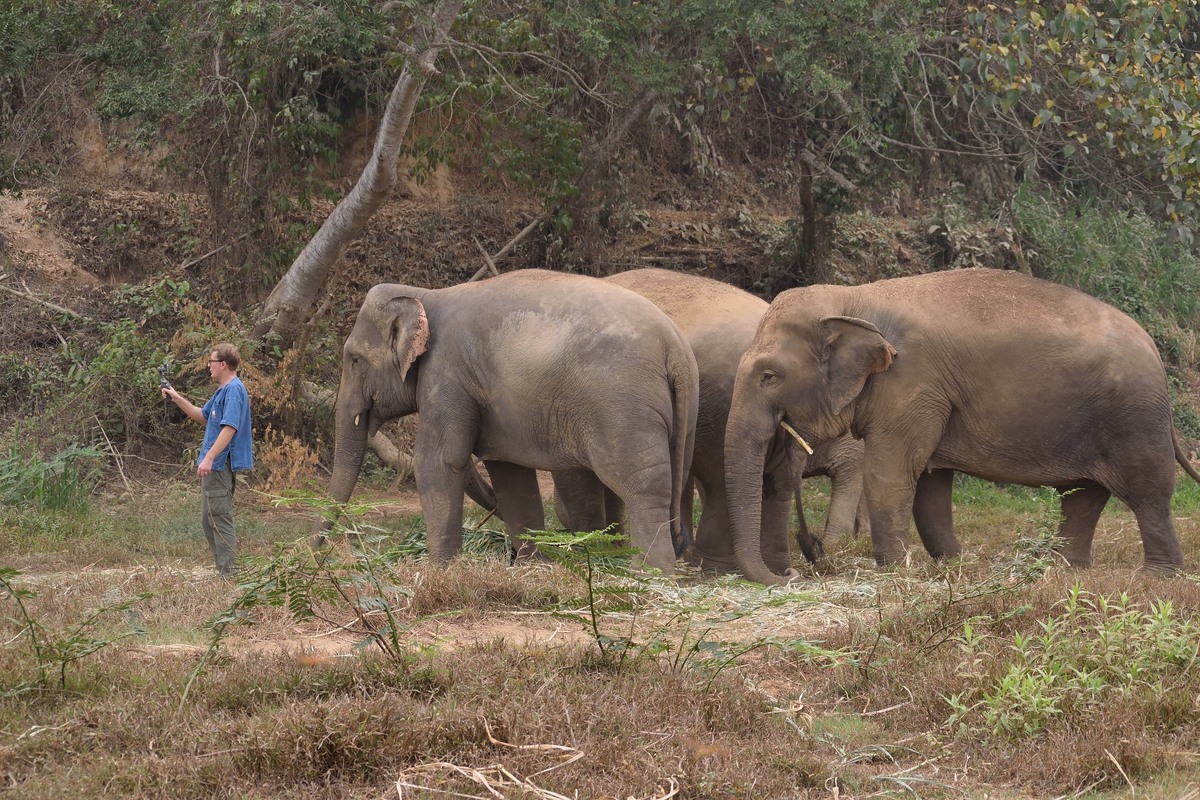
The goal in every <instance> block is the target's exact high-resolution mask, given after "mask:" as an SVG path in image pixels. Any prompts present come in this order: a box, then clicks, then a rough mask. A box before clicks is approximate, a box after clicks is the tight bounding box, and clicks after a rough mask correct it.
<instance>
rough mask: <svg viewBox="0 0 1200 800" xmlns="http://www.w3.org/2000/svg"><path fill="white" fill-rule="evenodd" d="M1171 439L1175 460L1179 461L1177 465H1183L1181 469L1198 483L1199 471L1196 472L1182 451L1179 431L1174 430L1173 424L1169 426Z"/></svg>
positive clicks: (1199, 479)
mask: <svg viewBox="0 0 1200 800" xmlns="http://www.w3.org/2000/svg"><path fill="white" fill-rule="evenodd" d="M1171 441H1172V442H1174V444H1175V460H1176V461H1178V462H1179V466H1181V467H1183V471H1184V472H1186V473H1187V474H1188V475H1191V476H1192V480H1194V481H1195V482H1196V483H1200V473H1197V472H1196V468H1195V467H1193V466H1192V464H1191V462H1189V461H1188V460H1187V456H1186V455H1184V452H1183V442H1182V441H1181V440H1180V439H1179V431H1177V430H1175V426H1174V425H1172V426H1171Z"/></svg>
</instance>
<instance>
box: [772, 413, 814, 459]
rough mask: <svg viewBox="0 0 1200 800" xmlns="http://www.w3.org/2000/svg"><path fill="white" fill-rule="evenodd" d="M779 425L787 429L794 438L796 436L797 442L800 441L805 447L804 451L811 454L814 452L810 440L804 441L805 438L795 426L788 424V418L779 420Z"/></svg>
mask: <svg viewBox="0 0 1200 800" xmlns="http://www.w3.org/2000/svg"><path fill="white" fill-rule="evenodd" d="M779 426H780V427H781V428H783V429H784V430H785V431H787V432H788V433H790V434H791V435H792V438H794V439H795V440H796V441H797V442H799V443H800V446H801V447H803V448H804V451H805V452H806V453H808V454H809V455H810V456H811V455H812V454H813V449H812V448H811V447H809V445H808V442H806V441H804V438H803V437H802V436H801V435H800V434H798V433H796V429H795V428H793V427H792V426H791V425H788V424H787V420H784V419H781V420H779Z"/></svg>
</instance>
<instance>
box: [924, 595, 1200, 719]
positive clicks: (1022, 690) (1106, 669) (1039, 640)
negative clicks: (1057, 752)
mask: <svg viewBox="0 0 1200 800" xmlns="http://www.w3.org/2000/svg"><path fill="white" fill-rule="evenodd" d="M1198 634H1200V630H1198V629H1197V626H1196V623H1195V621H1194V620H1192V619H1190V618H1180V617H1179V616H1178V615H1177V614H1176V613H1175V609H1174V607H1173V605H1172V603H1171V602H1170V601H1166V600H1160V601H1153V602H1151V603H1150V604H1149V605H1148V606H1146V607H1139V605H1138V604H1137V603H1135V602H1134V601H1133V600H1131V599H1130V597H1129V596H1128V595H1127V594H1124V593H1122V594H1121V595H1120V596H1118V597H1116V598H1110V597H1106V596H1104V595H1099V594H1093V593H1091V592H1088V591H1086V590H1084V589H1082V588H1081V587H1080V586H1079V585H1078V584H1076V585H1075V586H1073V587H1072V588H1071V590H1070V592H1069V593H1068V595H1067V597H1066V598H1065V599H1064V600H1063V601H1061V602H1060V603H1059V605H1058V610H1057V611H1056V612H1055V613H1052V614H1050V615H1049V616H1047V617H1046V618H1045V619H1044V620H1042V621H1041V622H1040V623H1039V632H1038V633H1037V634H1034V635H1023V634H1021V633H1016V634H1014V636H1013V637H1012V641H1011V644H1010V645H1009V649H1010V650H1011V652H1012V654H1013V659H1012V661H1011V662H1010V663H1009V664H1008V666H1007V667H1006V668H1005V669H1004V671H1003V672H1002V673H1001V674H999V675H998V677H996V678H994V679H993V680H992V681H991V682H990V683H988V684H986V685H984V686H980V687H972V688H969V689H967V690H966V691H965V692H962V693H960V694H958V695H954V696H951V697H948V698H946V700H947V702H948V703H949V705H950V706H951V709H952V711H953V713H952V715H951V718H950V722H951V723H954V724H958V723H965V724H972V725H977V726H981V727H982V728H983V729H984V730H985V731H986V732H987V733H989V734H990V735H992V736H996V737H1001V738H1008V739H1017V740H1019V739H1028V738H1033V737H1036V736H1038V735H1039V734H1041V733H1042V732H1043V731H1044V730H1045V729H1046V728H1047V727H1048V726H1049V725H1051V724H1052V723H1053V722H1054V721H1055V720H1056V719H1058V718H1060V717H1064V718H1066V717H1075V718H1078V717H1086V716H1087V715H1089V714H1092V713H1097V712H1099V711H1100V710H1101V709H1103V708H1105V707H1106V705H1107V704H1110V703H1113V702H1118V701H1121V700H1123V699H1134V700H1139V701H1142V702H1144V703H1147V704H1149V705H1154V704H1156V703H1158V702H1159V701H1162V700H1163V699H1164V698H1166V697H1168V696H1169V695H1170V694H1171V693H1172V692H1173V691H1175V690H1176V689H1177V688H1179V687H1181V686H1184V687H1186V683H1185V682H1184V678H1185V676H1186V673H1187V672H1188V671H1189V670H1190V669H1191V668H1192V666H1193V665H1194V664H1195V662H1196V659H1197V657H1200V638H1198V636H1197V635H1198ZM982 641H983V639H982V638H981V637H979V636H977V635H976V631H975V630H974V627H973V626H972V625H971V624H970V623H968V624H967V625H965V626H964V628H963V634H962V636H961V637H960V639H959V645H960V647H961V649H962V651H963V653H964V656H965V657H966V658H967V659H968V660H969V661H973V660H975V659H976V658H977V656H978V654H979V653H980V651H981V648H982V647H983V644H982ZM1146 722H1147V724H1153V720H1146ZM1163 724H1167V725H1170V724H1174V723H1171V722H1170V721H1164V722H1163Z"/></svg>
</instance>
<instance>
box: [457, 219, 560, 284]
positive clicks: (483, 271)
mask: <svg viewBox="0 0 1200 800" xmlns="http://www.w3.org/2000/svg"><path fill="white" fill-rule="evenodd" d="M545 219H546V218H545V217H544V216H542V217H537V218H535V219H534V220H533V222H531V223H529V224H528V225H526V226H525V227H524V228H523V229H522V230H521V232H520V233H518V234H517V235H516V236H514V237H513V238H512V239H510V240H509V242H508V244H506V245H504V247H502V248H500V252H499V253H496V255H494V256H491V257H490V258H488V255H487V253H486V252H485V253H484V254H483V257H484V258H486V259H488V263H487V264H485V265H483V266H482V267H480V268H479V271H478V272H476V273H475V274H474V275H472V276H471V280H469V281H467V283H471V282H472V281H477V280H479V279H481V278H482V277H483V276H484V275H487V274H488V270H489V269H490V270H491V272H492V274H499V273H497V272H496V263H495V262H497V261H499V260H500V259H502V258H504V257H505V256H506V255H508V253H509V251H510V250H512V249H513V248H514V247H516V246H517V245H518V244H520V242H521V240H522V239H524V238H525V237H526V236H528V235H529V234H530V233H532V232H533V230H534V229H535V228H536V227H537V226H538V225H540V224H541V223H542V221H543V220H545ZM475 244H476V245H478V244H479V242H476V243H475ZM479 249H480V250H482V249H483V248H482V247H480V248H479Z"/></svg>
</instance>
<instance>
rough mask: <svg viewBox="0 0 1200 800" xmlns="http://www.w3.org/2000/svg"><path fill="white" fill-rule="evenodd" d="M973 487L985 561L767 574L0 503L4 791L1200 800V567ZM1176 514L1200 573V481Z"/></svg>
mask: <svg viewBox="0 0 1200 800" xmlns="http://www.w3.org/2000/svg"><path fill="white" fill-rule="evenodd" d="M1184 480H1186V479H1184ZM807 491H808V499H809V501H810V506H811V518H812V519H813V520H815V521H816V522H817V523H818V524H819V523H820V522H821V519H822V515H823V513H824V507H825V506H824V504H825V503H826V497H825V493H826V492H827V491H828V488H827V484H824V485H823V484H822V482H820V481H815V482H812V484H811V485H810V487H809V488H808V490H807ZM955 502H956V514H957V521H958V525H959V528H960V531H961V538H962V539H963V541H964V544H965V545H966V553H965V555H964V557H963V558H962V559H961V560H959V561H955V562H954V563H947V564H934V563H933V562H931V561H930V560H929V559H928V557H927V556H925V555H924V553H923V552H919V551H914V552H913V557H912V559H911V563H910V564H909V565H906V566H904V567H902V568H899V569H895V570H890V571H881V570H877V569H876V568H875V567H874V562H873V561H872V560H871V559H870V557H869V543H868V542H867V541H865V540H863V539H846V540H842V541H835V542H830V543H828V551H829V557H828V559H827V562H826V563H824V564H822V565H820V567H819V568H818V569H815V570H814V569H809V568H807V567H802V568H801V569H802V571H804V573H805V574H804V577H803V579H802V580H800V581H797V582H796V583H795V584H794V585H792V586H790V587H787V588H782V589H778V588H777V589H772V590H766V589H764V588H762V587H759V586H756V585H751V584H747V583H745V582H742V581H739V580H736V579H732V578H728V577H716V576H713V575H705V574H699V573H697V572H695V571H689V570H688V569H686V568H683V569H681V571H680V574H679V575H677V576H676V577H675V578H673V579H663V578H655V577H652V576H630V575H626V574H624V573H623V571H622V570H621V569H620V568H619V567H618V568H613V569H608V568H603V569H601V568H597V569H595V571H593V572H591V573H589V572H588V571H587V570H586V568H585V567H586V562H582V561H581V560H580V557H578V556H577V557H576V559H575V560H574V561H573V562H572V563H573V568H566V567H564V566H562V565H560V564H557V563H545V564H536V565H528V566H519V567H510V566H508V565H507V563H506V562H505V560H504V559H503V558H502V556H501V555H500V550H499V549H498V548H497V547H496V546H495V544H494V543H495V541H496V540H497V538H498V537H497V536H496V535H494V534H493V535H491V536H490V537H489V536H488V535H487V534H486V531H488V530H498V529H499V525H498V524H497V523H496V522H495V521H494V520H483V519H482V517H481V516H474V517H472V518H471V519H470V520H469V524H468V527H470V528H474V527H476V526H479V527H480V531H477V532H474V533H472V534H471V537H472V539H471V541H479V542H482V544H479V545H477V546H473V547H472V548H471V550H472V552H470V553H469V554H468V555H466V556H465V557H464V558H463V559H462V560H461V561H460V562H458V563H455V564H453V565H452V566H450V567H448V568H440V567H431V566H430V565H428V564H426V563H425V562H424V560H423V559H421V558H419V557H413V556H411V555H409V554H408V551H407V550H405V548H406V547H409V546H415V547H417V548H418V549H419V540H420V518H419V515H417V514H414V513H413V504H412V502H411V498H407V499H405V500H402V501H398V502H392V503H389V504H386V505H381V506H370V507H367V506H364V509H363V511H362V513H361V515H359V516H358V517H357V519H356V522H355V525H356V527H357V528H358V530H359V534H358V535H355V536H349V537H345V536H344V537H341V538H340V539H338V540H337V541H336V543H335V544H334V546H333V547H332V549H331V550H329V551H327V552H325V553H318V554H313V553H312V551H311V550H309V549H308V548H307V546H306V545H305V544H304V539H305V537H306V535H307V533H308V528H309V525H310V522H309V520H310V511H309V510H308V509H307V508H305V506H304V504H303V503H300V504H298V505H297V504H290V505H285V506H279V505H273V504H272V503H271V502H269V498H266V497H265V496H263V495H260V494H256V493H254V492H244V493H242V494H241V495H239V499H238V514H239V525H240V533H241V535H242V542H241V552H242V554H243V556H244V557H243V559H242V570H241V573H240V575H239V580H238V581H237V583H236V584H229V583H225V582H222V581H220V580H218V579H217V578H216V576H215V573H214V571H213V570H212V568H211V567H210V566H209V561H208V554H207V547H206V545H205V544H204V541H203V538H202V536H201V535H200V533H199V529H198V524H197V523H196V521H195V515H196V508H195V506H196V501H195V498H194V496H193V492H192V488H191V487H190V485H184V484H167V485H165V486H162V487H157V488H155V489H154V491H152V492H144V493H139V494H136V495H131V494H128V493H127V494H125V495H123V496H119V497H118V496H113V497H109V496H104V495H96V496H94V497H92V498H91V501H90V503H89V504H88V508H86V509H82V510H77V511H73V512H49V511H38V510H36V509H35V508H31V507H26V506H21V505H11V506H0V565H3V571H2V572H0V577H2V578H3V581H4V583H3V587H2V588H0V601H2V607H3V609H4V613H3V623H2V624H3V630H2V636H3V638H2V644H0V785H2V788H0V792H7V793H9V794H11V796H13V797H21V798H67V797H69V798H80V797H101V796H112V797H123V798H151V797H170V798H214V797H231V798H234V797H236V798H283V797H295V796H298V795H302V796H306V797H328V798H383V797H390V798H404V800H408V799H409V798H442V797H470V798H500V797H503V798H564V797H565V798H596V799H597V800H599V799H600V798H613V799H614V800H627V798H636V799H637V800H649V799H650V798H656V799H662V800H665V799H666V798H671V797H675V798H692V799H696V798H793V797H795V798H810V797H811V798H851V797H853V798H867V797H910V798H958V797H967V798H983V797H988V798H1048V797H1062V798H1067V797H1081V798H1101V797H1111V798H1116V797H1129V796H1135V797H1139V798H1197V797H1200V744H1197V743H1198V742H1200V665H1198V662H1200V659H1198V658H1197V655H1198V648H1200V635H1198V634H1200V623H1198V615H1200V583H1198V582H1197V577H1196V575H1195V574H1194V573H1192V574H1187V575H1183V576H1176V577H1161V576H1154V575H1147V574H1144V573H1142V572H1141V571H1139V570H1138V569H1137V567H1138V565H1139V564H1140V562H1141V546H1140V542H1139V540H1138V537H1137V530H1136V526H1135V525H1134V524H1133V521H1132V516H1131V515H1130V514H1129V513H1128V511H1127V510H1126V509H1124V507H1122V506H1119V505H1118V504H1116V503H1115V502H1114V503H1113V504H1112V505H1111V506H1110V508H1109V509H1108V510H1107V511H1106V512H1105V515H1104V517H1103V519H1102V525H1101V529H1100V530H1099V531H1098V533H1097V541H1096V552H1095V555H1096V562H1097V565H1096V566H1095V567H1093V568H1092V569H1089V570H1083V571H1077V570H1070V569H1067V568H1065V567H1064V566H1062V565H1061V564H1060V563H1057V562H1056V561H1055V559H1054V557H1053V556H1052V555H1051V554H1050V553H1049V552H1048V550H1047V543H1048V540H1047V535H1048V532H1049V531H1052V530H1053V525H1054V522H1055V520H1056V517H1057V507H1056V503H1055V501H1054V498H1053V496H1052V495H1051V494H1049V493H1047V492H1035V491H1032V490H1025V489H1014V488H1001V487H993V486H991V485H988V484H983V483H981V482H977V481H973V480H962V481H960V482H959V485H958V486H957V487H956V496H955ZM1176 506H1177V508H1176V516H1177V520H1178V523H1179V532H1180V536H1181V538H1182V540H1183V542H1184V550H1185V553H1186V556H1187V562H1188V564H1189V568H1190V569H1193V570H1194V569H1196V568H1197V565H1200V487H1196V486H1194V485H1191V484H1190V483H1187V482H1184V481H1181V483H1180V488H1179V489H1178V490H1177V493H1176ZM914 541H915V537H914ZM489 542H490V544H489ZM413 543H416V544H415V545H414V544H413ZM581 563H583V564H584V567H581V566H580V564H581ZM593 566H595V564H593Z"/></svg>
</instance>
